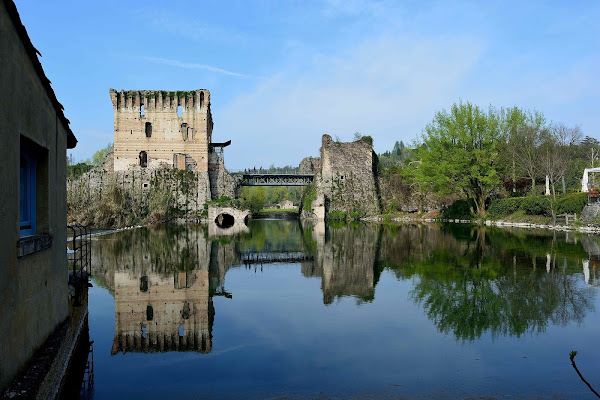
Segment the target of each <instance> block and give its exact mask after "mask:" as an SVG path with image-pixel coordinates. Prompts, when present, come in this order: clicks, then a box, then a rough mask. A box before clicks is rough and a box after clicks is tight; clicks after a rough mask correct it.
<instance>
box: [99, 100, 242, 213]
mask: <svg viewBox="0 0 600 400" xmlns="http://www.w3.org/2000/svg"><path fill="white" fill-rule="evenodd" d="M109 94H110V98H111V101H112V105H113V112H114V147H113V155H112V156H113V171H114V173H115V174H118V175H119V174H120V175H119V176H123V177H124V178H125V179H127V178H129V176H128V175H127V173H136V172H139V173H141V175H140V179H141V180H144V179H145V180H146V181H149V179H150V175H149V174H148V173H147V172H148V171H155V170H161V169H178V170H187V171H192V172H193V173H194V174H195V176H196V178H197V179H196V181H197V187H196V188H195V190H194V192H195V194H196V197H197V198H196V200H195V203H196V204H197V208H198V209H202V206H203V205H204V203H205V202H207V201H209V200H211V199H216V198H219V197H220V196H223V195H226V196H229V197H233V194H234V193H233V192H234V189H235V186H236V182H235V180H234V179H233V178H232V176H231V175H230V174H229V173H228V172H227V170H226V169H225V164H224V160H223V149H224V148H225V147H227V146H228V145H229V144H231V141H227V142H223V143H213V142H212V132H213V126H214V124H213V120H212V114H211V111H210V92H209V91H208V90H207V89H198V90H193V91H163V90H156V91H154V90H141V91H139V90H121V91H120V92H117V91H116V90H115V89H110V90H109ZM140 179H138V180H140Z"/></svg>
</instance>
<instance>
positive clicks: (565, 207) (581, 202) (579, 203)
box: [556, 193, 588, 215]
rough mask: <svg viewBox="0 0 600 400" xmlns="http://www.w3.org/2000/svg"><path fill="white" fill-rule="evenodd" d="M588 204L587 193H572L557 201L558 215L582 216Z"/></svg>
mask: <svg viewBox="0 0 600 400" xmlns="http://www.w3.org/2000/svg"><path fill="white" fill-rule="evenodd" d="M587 202H588V194H587V193H571V194H568V195H566V196H563V197H561V198H560V199H558V200H557V201H556V213H557V214H577V215H580V214H581V212H582V211H583V208H584V207H585V206H586V204H587Z"/></svg>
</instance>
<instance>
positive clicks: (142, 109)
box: [140, 104, 146, 117]
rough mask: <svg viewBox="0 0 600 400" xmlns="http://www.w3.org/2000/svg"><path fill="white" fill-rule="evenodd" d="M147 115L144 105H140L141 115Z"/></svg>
mask: <svg viewBox="0 0 600 400" xmlns="http://www.w3.org/2000/svg"><path fill="white" fill-rule="evenodd" d="M145 115H146V111H144V105H143V104H142V105H141V106H140V117H144V116H145Z"/></svg>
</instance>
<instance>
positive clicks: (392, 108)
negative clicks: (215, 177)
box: [215, 35, 483, 169]
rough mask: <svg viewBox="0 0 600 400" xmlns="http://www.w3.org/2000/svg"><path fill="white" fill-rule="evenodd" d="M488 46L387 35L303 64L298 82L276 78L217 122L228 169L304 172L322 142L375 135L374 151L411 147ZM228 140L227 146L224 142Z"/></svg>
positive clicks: (295, 78) (246, 96) (469, 41)
mask: <svg viewBox="0 0 600 400" xmlns="http://www.w3.org/2000/svg"><path fill="white" fill-rule="evenodd" d="M482 48H483V45H482V43H480V42H479V41H478V40H474V39H470V38H466V37H462V38H435V40H429V39H414V38H411V37H407V36H402V37H398V36H395V37H394V36H388V35H383V36H379V37H376V38H372V39H369V40H365V41H364V42H363V43H361V44H359V45H357V46H355V47H354V48H352V49H348V50H347V51H346V52H345V53H343V54H342V55H341V56H336V57H333V56H328V55H323V54H318V55H314V56H312V57H309V56H307V57H305V60H306V64H305V65H304V66H303V67H304V72H303V73H301V74H300V75H294V76H290V75H286V74H285V73H281V74H278V75H276V76H274V77H272V78H271V79H268V80H266V81H263V82H260V83H259V85H258V86H257V87H256V89H255V90H254V91H253V92H250V93H247V94H244V95H242V96H239V97H238V98H236V99H235V100H234V101H233V102H231V103H230V104H229V105H227V106H226V107H225V108H224V109H221V110H219V113H218V115H216V116H215V120H216V121H217V124H216V127H215V137H219V138H223V139H224V140H225V139H227V138H229V137H231V138H232V140H233V143H232V144H233V145H232V146H231V147H230V150H229V149H228V151H227V156H226V162H227V166H228V167H230V168H234V169H236V168H244V167H253V166H255V165H256V166H259V165H262V166H268V165H270V164H271V163H274V164H276V165H285V164H298V162H299V161H300V160H301V159H302V158H303V157H305V156H309V155H318V149H319V147H320V144H321V135H322V134H323V133H330V134H332V135H339V136H340V137H341V138H342V140H350V139H352V134H353V133H354V132H356V131H360V132H361V133H363V134H369V135H372V136H373V137H374V139H375V146H376V151H383V150H385V149H387V148H391V146H393V143H394V141H395V140H400V139H403V140H405V141H410V140H411V139H413V138H415V136H416V135H417V134H418V133H419V132H420V130H421V129H422V128H423V127H424V125H425V124H426V123H427V122H429V121H430V120H431V118H432V116H433V112H434V111H435V110H436V109H439V108H441V107H447V106H448V104H449V103H451V102H452V101H453V100H454V99H455V98H454V90H455V88H456V87H457V85H460V83H461V81H462V80H463V79H464V77H465V75H467V74H468V73H469V71H470V70H471V69H472V67H473V65H474V64H475V63H477V61H478V57H479V55H480V54H481V52H482ZM225 136H227V138H226V137H225Z"/></svg>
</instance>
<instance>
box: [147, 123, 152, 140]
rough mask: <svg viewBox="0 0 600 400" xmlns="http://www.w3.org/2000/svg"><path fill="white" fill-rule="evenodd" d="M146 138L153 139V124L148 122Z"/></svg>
mask: <svg viewBox="0 0 600 400" xmlns="http://www.w3.org/2000/svg"><path fill="white" fill-rule="evenodd" d="M146 137H152V123H151V122H146Z"/></svg>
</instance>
